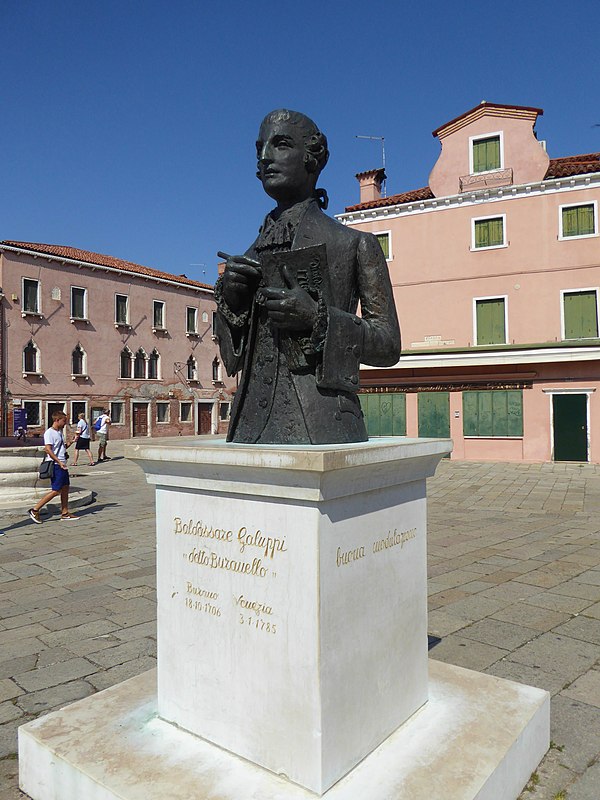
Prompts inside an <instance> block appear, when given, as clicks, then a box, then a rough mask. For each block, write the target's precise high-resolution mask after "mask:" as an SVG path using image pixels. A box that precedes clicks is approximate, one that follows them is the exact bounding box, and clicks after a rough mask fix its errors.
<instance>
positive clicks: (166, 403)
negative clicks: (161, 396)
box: [156, 400, 171, 425]
mask: <svg viewBox="0 0 600 800" xmlns="http://www.w3.org/2000/svg"><path fill="white" fill-rule="evenodd" d="M159 406H166V407H167V418H166V419H163V420H159V419H158V407H159ZM169 422H171V403H170V402H169V401H168V400H157V401H156V424H157V425H168V424H169Z"/></svg>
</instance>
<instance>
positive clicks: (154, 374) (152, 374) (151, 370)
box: [148, 349, 160, 381]
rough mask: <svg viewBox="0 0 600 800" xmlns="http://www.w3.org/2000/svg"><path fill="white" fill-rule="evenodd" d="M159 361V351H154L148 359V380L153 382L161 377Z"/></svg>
mask: <svg viewBox="0 0 600 800" xmlns="http://www.w3.org/2000/svg"><path fill="white" fill-rule="evenodd" d="M159 361H160V355H159V354H158V350H156V349H154V350H153V351H152V352H151V353H150V357H149V358H148V378H149V379H150V380H152V381H156V380H158V378H159V377H160V376H159V374H158V364H159Z"/></svg>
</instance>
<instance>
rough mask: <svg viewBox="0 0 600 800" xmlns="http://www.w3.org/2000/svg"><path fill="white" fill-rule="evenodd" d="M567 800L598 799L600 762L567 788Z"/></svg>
mask: <svg viewBox="0 0 600 800" xmlns="http://www.w3.org/2000/svg"><path fill="white" fill-rule="evenodd" d="M567 797H568V800H598V798H599V797H600V761H596V763H595V764H592V766H591V767H590V768H589V769H588V770H586V772H585V774H584V775H582V776H581V777H580V778H577V780H576V781H575V782H574V783H572V784H571V785H570V786H569V793H568V795H567Z"/></svg>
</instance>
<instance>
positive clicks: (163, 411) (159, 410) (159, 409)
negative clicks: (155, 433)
mask: <svg viewBox="0 0 600 800" xmlns="http://www.w3.org/2000/svg"><path fill="white" fill-rule="evenodd" d="M156 421H157V422H168V421H169V403H157V404H156Z"/></svg>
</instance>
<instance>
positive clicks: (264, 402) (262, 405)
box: [258, 397, 268, 408]
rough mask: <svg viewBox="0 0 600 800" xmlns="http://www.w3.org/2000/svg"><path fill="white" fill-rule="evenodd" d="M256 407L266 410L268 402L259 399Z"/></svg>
mask: <svg viewBox="0 0 600 800" xmlns="http://www.w3.org/2000/svg"><path fill="white" fill-rule="evenodd" d="M258 405H259V406H260V407H261V408H266V407H267V406H268V402H267V399H266V397H261V398H260V400H259V401H258Z"/></svg>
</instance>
